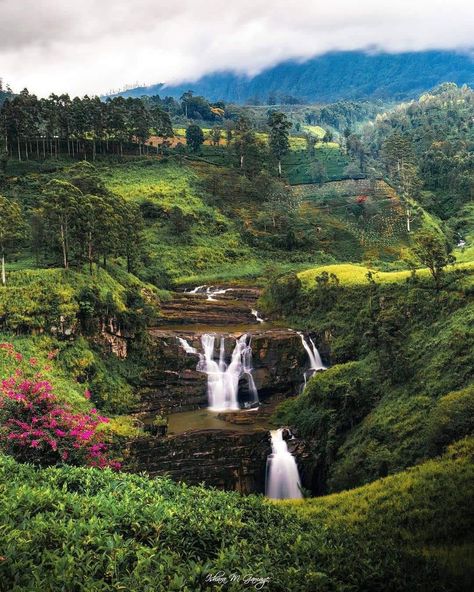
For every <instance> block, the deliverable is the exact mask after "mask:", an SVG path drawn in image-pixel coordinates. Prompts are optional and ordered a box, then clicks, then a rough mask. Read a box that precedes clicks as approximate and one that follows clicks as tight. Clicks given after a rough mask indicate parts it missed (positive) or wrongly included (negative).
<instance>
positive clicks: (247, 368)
mask: <svg viewBox="0 0 474 592" xmlns="http://www.w3.org/2000/svg"><path fill="white" fill-rule="evenodd" d="M178 340H179V343H180V345H181V346H182V347H183V349H184V351H185V352H186V353H188V354H198V355H199V363H198V365H197V370H199V371H200V372H204V373H205V374H207V397H208V401H209V409H210V410H212V411H225V410H237V409H240V405H239V399H238V395H239V381H240V379H241V378H242V377H243V376H245V377H246V378H247V382H248V388H249V393H250V395H251V398H250V401H249V402H248V404H247V406H254V405H256V404H258V402H259V399H258V392H257V387H256V386H255V381H254V379H253V376H252V347H251V339H248V338H247V334H244V335H242V336H241V337H239V339H237V341H236V343H235V347H234V351H233V352H232V356H231V360H230V363H229V364H228V365H227V364H226V361H225V338H224V336H222V337H221V339H220V345H219V359H218V360H215V359H214V348H215V343H216V336H215V335H208V334H204V335H202V336H201V343H202V349H203V352H204V353H202V354H201V353H199V352H198V351H197V350H196V348H194V347H192V346H191V345H190V344H189V343H188V342H187V341H186V340H185V339H183V338H181V337H178ZM247 341H248V343H247Z"/></svg>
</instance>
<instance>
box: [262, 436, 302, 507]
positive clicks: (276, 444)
mask: <svg viewBox="0 0 474 592" xmlns="http://www.w3.org/2000/svg"><path fill="white" fill-rule="evenodd" d="M270 435H271V440H272V453H271V454H270V455H269V456H268V458H267V475H266V481H265V495H266V496H267V497H270V498H273V499H298V498H302V497H303V495H302V493H301V481H300V476H299V473H298V466H297V464H296V460H295V457H294V456H293V455H292V454H291V452H290V451H289V450H288V445H287V443H286V441H285V440H284V439H283V429H282V428H280V429H279V430H273V431H271V432H270Z"/></svg>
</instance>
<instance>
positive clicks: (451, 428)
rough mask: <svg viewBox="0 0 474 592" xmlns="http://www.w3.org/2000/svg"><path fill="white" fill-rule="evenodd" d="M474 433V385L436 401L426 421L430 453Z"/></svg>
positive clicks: (436, 451)
mask: <svg viewBox="0 0 474 592" xmlns="http://www.w3.org/2000/svg"><path fill="white" fill-rule="evenodd" d="M473 433H474V385H470V386H468V387H467V388H465V389H463V390H461V391H456V392H453V393H449V394H448V395H445V396H444V397H441V399H440V400H439V401H438V404H437V405H436V407H435V408H434V409H433V411H432V413H431V414H430V417H429V420H428V442H429V445H430V448H431V452H432V453H435V454H436V453H440V452H442V451H443V450H444V449H445V448H446V446H447V445H448V444H451V442H454V441H455V440H457V439H458V438H461V437H463V436H469V435H471V434H473Z"/></svg>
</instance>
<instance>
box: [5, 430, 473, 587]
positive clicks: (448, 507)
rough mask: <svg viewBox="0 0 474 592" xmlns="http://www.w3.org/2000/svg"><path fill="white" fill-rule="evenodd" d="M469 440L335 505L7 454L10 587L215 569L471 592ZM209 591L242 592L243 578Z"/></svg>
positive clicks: (202, 582)
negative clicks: (44, 465) (28, 461)
mask: <svg viewBox="0 0 474 592" xmlns="http://www.w3.org/2000/svg"><path fill="white" fill-rule="evenodd" d="M472 454H473V443H472V441H470V440H465V441H461V442H460V443H459V444H457V445H456V446H454V447H452V448H450V450H449V451H448V453H447V454H446V455H445V456H444V457H443V458H441V459H439V460H434V461H430V462H428V463H426V464H425V465H422V466H420V467H417V468H415V469H412V470H410V471H408V472H406V473H402V474H400V475H398V476H396V477H391V478H388V479H384V480H382V481H378V482H376V483H373V484H372V485H370V486H367V487H364V488H361V489H356V490H354V491H351V492H347V493H343V494H339V495H334V496H330V497H328V498H323V499H317V500H310V501H304V502H299V503H297V504H296V503H288V502H282V503H270V502H268V501H264V500H263V499H262V498H259V497H255V496H248V497H246V498H245V497H241V496H240V495H238V494H236V493H224V492H217V491H213V490H209V489H204V488H189V487H186V486H184V485H176V484H174V483H172V482H171V481H168V480H166V479H154V480H149V479H147V478H145V477H140V476H136V475H135V476H132V475H124V474H122V475H120V474H113V473H111V472H110V471H101V472H99V471H97V470H94V469H81V468H72V467H69V468H59V469H58V468H52V469H43V470H41V469H39V470H38V469H34V468H33V467H31V466H27V465H18V464H16V463H15V462H14V461H13V460H12V459H9V458H7V457H4V456H2V457H0V459H1V460H0V472H1V475H2V479H0V483H1V485H0V488H1V491H2V495H1V496H0V500H1V501H0V504H1V511H0V513H1V515H2V516H3V517H4V518H3V521H2V522H3V525H2V538H1V543H0V553H1V555H2V561H1V563H0V576H1V582H2V586H3V589H5V590H6V589H8V590H17V591H18V592H19V591H21V590H25V591H26V590H27V591H28V592H33V591H34V590H38V591H39V590H45V589H49V590H52V591H54V590H62V589H67V590H76V589H77V590H79V589H91V590H92V589H93V590H117V589H120V588H124V589H129V590H135V589H140V590H150V591H151V590H163V591H165V590H166V591H168V590H188V591H189V592H191V591H193V592H194V591H195V590H202V589H207V588H208V587H210V585H209V584H208V583H206V578H207V576H208V574H215V573H217V572H219V571H224V573H227V574H231V573H236V574H238V575H240V576H241V578H244V577H245V575H249V574H251V575H253V576H254V577H258V578H266V577H268V578H269V581H267V585H266V587H265V588H264V589H268V590H272V591H275V592H277V591H281V592H283V591H286V590H289V589H291V590H295V591H298V592H304V591H307V592H310V591H311V592H313V591H314V590H315V589H316V590H327V591H329V590H349V589H352V590H364V591H370V590H373V591H374V592H375V591H378V590H380V589H381V586H383V589H384V590H393V591H395V590H424V589H427V588H429V587H430V586H431V585H432V582H433V581H436V582H437V589H438V590H445V591H449V590H453V591H454V590H456V591H460V590H468V589H469V588H468V585H469V577H470V575H472V573H469V572H468V571H467V569H466V566H467V560H468V559H469V556H470V554H471V553H472V543H471V541H472V539H471V536H470V535H471V533H472V528H473V526H474V524H473V523H472V512H471V511H470V503H471V502H470V496H469V492H470V491H472V488H473V486H474V473H473V465H472ZM213 589H215V590H241V589H242V580H241V581H240V582H234V583H228V584H227V585H225V584H219V583H216V584H214V586H213Z"/></svg>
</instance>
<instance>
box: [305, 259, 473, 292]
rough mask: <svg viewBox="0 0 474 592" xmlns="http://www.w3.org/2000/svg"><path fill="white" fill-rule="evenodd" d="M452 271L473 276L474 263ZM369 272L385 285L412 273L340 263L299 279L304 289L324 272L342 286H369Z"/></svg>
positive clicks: (424, 274) (420, 272)
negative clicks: (378, 269) (335, 278)
mask: <svg viewBox="0 0 474 592" xmlns="http://www.w3.org/2000/svg"><path fill="white" fill-rule="evenodd" d="M450 270H466V271H467V272H469V274H471V272H474V262H472V261H470V262H467V263H462V264H458V265H455V266H450V267H449V268H448V271H450ZM369 271H370V272H371V273H372V274H373V277H374V280H375V281H376V282H380V283H383V284H387V283H400V282H403V281H405V280H407V279H408V278H409V277H410V276H411V273H412V272H411V270H409V269H405V270H402V271H377V270H376V269H369V268H368V267H365V266H364V265H354V264H352V263H338V264H335V265H322V266H320V267H314V268H312V269H307V270H306V271H301V272H299V273H298V277H299V278H300V280H301V282H302V284H303V286H304V287H310V286H312V285H314V282H315V278H316V276H318V275H321V273H323V272H326V273H329V274H331V273H333V274H335V275H336V276H337V277H338V279H339V281H340V283H341V284H342V285H345V286H360V285H364V284H367V274H368V272H369ZM416 274H417V276H420V277H422V278H428V277H429V276H430V272H429V270H428V269H418V270H417V271H416Z"/></svg>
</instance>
